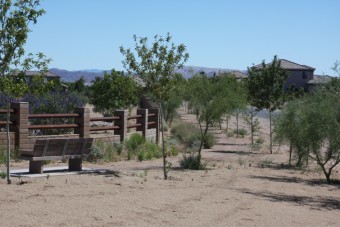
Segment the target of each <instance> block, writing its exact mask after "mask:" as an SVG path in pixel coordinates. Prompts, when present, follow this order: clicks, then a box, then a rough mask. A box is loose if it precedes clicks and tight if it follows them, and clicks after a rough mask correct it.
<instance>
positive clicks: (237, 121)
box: [236, 110, 238, 138]
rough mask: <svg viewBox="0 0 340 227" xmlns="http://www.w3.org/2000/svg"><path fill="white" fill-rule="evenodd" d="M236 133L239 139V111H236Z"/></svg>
mask: <svg viewBox="0 0 340 227" xmlns="http://www.w3.org/2000/svg"><path fill="white" fill-rule="evenodd" d="M236 133H237V136H236V137H237V138H238V110H236Z"/></svg>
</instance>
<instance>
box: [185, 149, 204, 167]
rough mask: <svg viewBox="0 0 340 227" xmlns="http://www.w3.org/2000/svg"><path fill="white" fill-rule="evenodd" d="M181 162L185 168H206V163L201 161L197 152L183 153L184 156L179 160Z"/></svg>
mask: <svg viewBox="0 0 340 227" xmlns="http://www.w3.org/2000/svg"><path fill="white" fill-rule="evenodd" d="M179 164H180V166H181V167H182V168H183V169H192V170H203V169H205V168H206V165H205V164H203V163H202V162H201V159H200V158H199V156H198V155H197V154H196V152H190V153H187V154H183V158H182V159H181V160H180V161H179Z"/></svg>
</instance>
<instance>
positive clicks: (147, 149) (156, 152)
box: [137, 142, 162, 161]
mask: <svg viewBox="0 0 340 227" xmlns="http://www.w3.org/2000/svg"><path fill="white" fill-rule="evenodd" d="M160 157H162V150H161V148H160V147H159V146H158V145H157V144H155V143H152V142H146V143H144V144H143V145H142V146H141V147H140V149H139V150H138V151H137V158H138V160H139V161H143V160H151V159H153V158H160Z"/></svg>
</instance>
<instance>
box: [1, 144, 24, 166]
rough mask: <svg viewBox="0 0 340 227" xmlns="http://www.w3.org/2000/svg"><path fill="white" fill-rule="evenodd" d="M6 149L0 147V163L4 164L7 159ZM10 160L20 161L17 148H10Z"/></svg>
mask: <svg viewBox="0 0 340 227" xmlns="http://www.w3.org/2000/svg"><path fill="white" fill-rule="evenodd" d="M6 153H7V151H6V148H5V147H0V164H5V163H6V160H7V154H6ZM11 160H14V161H15V162H19V161H20V152H19V149H17V148H15V149H12V150H11Z"/></svg>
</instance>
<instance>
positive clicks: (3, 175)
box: [0, 171, 7, 179]
mask: <svg viewBox="0 0 340 227" xmlns="http://www.w3.org/2000/svg"><path fill="white" fill-rule="evenodd" d="M0 177H1V178H2V179H5V178H6V177H7V173H6V172H5V171H1V172H0Z"/></svg>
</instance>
